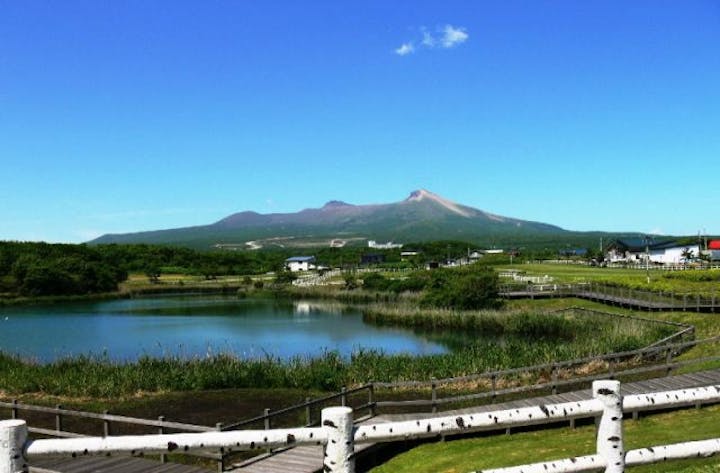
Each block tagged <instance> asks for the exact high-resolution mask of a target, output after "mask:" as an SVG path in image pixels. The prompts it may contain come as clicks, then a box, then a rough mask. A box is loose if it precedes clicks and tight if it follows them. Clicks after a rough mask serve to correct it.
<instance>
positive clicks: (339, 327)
mask: <svg viewBox="0 0 720 473" xmlns="http://www.w3.org/2000/svg"><path fill="white" fill-rule="evenodd" d="M360 349H372V350H379V351H383V352H385V353H389V354H390V353H411V354H430V353H444V352H446V351H447V348H446V347H445V346H443V345H441V344H439V343H437V342H434V341H432V340H430V339H428V338H425V337H424V336H422V335H419V334H416V333H414V332H412V331H409V330H404V329H395V328H389V327H376V326H373V325H369V324H366V323H364V322H363V320H362V315H361V314H360V312H358V311H356V310H349V309H346V308H344V307H343V306H341V305H338V304H332V303H314V302H307V301H300V302H279V301H273V300H256V299H236V298H232V297H220V296H217V297H208V296H182V297H152V298H137V299H121V300H113V301H102V302H83V303H63V304H54V305H48V306H31V307H4V308H2V307H0V350H2V351H4V352H9V353H15V354H18V355H20V356H22V357H23V358H29V359H33V360H37V361H41V362H47V361H52V360H55V359H57V358H61V357H65V356H71V355H88V354H90V355H99V356H107V357H109V358H110V359H113V360H134V359H137V358H138V357H139V356H142V355H150V356H182V357H185V358H191V357H196V356H206V355H208V354H215V353H233V354H235V355H238V356H242V357H264V356H266V355H270V356H273V357H279V358H283V359H288V358H291V357H294V356H302V357H308V356H317V355H321V354H322V353H323V352H324V351H328V350H330V351H337V352H339V353H340V354H342V355H344V356H347V355H349V354H350V353H352V352H353V351H357V350H360Z"/></svg>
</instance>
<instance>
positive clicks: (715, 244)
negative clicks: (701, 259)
mask: <svg viewBox="0 0 720 473" xmlns="http://www.w3.org/2000/svg"><path fill="white" fill-rule="evenodd" d="M708 249H709V250H720V240H710V241H709V242H708Z"/></svg>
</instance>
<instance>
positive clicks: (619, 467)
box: [0, 380, 720, 473]
mask: <svg viewBox="0 0 720 473" xmlns="http://www.w3.org/2000/svg"><path fill="white" fill-rule="evenodd" d="M593 397H594V398H593V399H590V400H587V401H573V402H565V403H559V404H545V405H538V406H532V407H525V408H520V409H508V410H499V411H493V412H474V413H469V414H463V415H452V416H446V417H428V418H424V419H416V420H411V421H399V422H384V423H376V424H362V425H359V426H354V425H353V420H354V419H353V410H352V409H351V408H350V407H330V408H325V409H323V411H322V422H321V425H320V426H319V427H302V428H295V429H270V430H245V431H229V432H203V433H183V434H165V435H135V436H105V437H84V438H63V439H38V440H30V439H28V436H27V434H28V429H27V425H26V423H25V421H23V420H6V421H0V473H16V472H19V471H23V470H24V469H25V465H26V463H27V461H28V460H32V459H34V458H38V457H43V456H47V455H53V456H57V455H72V456H74V457H75V456H86V455H110V454H118V453H120V454H122V453H125V454H138V453H141V452H142V453H159V454H165V453H169V452H175V451H186V452H191V451H203V450H206V449H209V448H210V449H222V450H224V451H233V450H235V451H243V450H255V449H258V448H273V447H276V448H277V447H288V446H300V445H318V446H320V445H321V446H323V451H324V453H323V471H325V472H328V473H330V472H335V473H351V472H354V471H355V454H354V449H355V444H357V443H377V442H393V441H406V440H408V439H415V438H426V437H436V436H442V435H450V434H464V433H470V432H479V431H493V430H498V429H502V428H511V427H519V426H527V425H544V424H550V423H557V422H563V421H570V420H573V419H577V418H587V417H598V416H599V417H600V420H599V423H598V435H597V442H596V453H595V454H592V455H587V456H582V457H574V458H568V459H560V460H555V461H552V462H545V463H541V464H537V465H523V466H518V467H510V468H505V469H502V470H491V471H493V472H495V473H500V472H501V471H502V472H505V473H511V472H521V471H526V472H527V471H547V472H557V473H565V472H583V471H597V470H599V469H604V471H605V472H606V473H620V472H622V471H624V468H625V466H626V465H628V466H629V465H638V464H647V463H654V462H658V461H665V460H667V459H671V458H693V457H697V456H702V455H712V454H716V453H720V439H709V440H705V441H700V442H688V443H683V444H675V445H662V446H651V447H647V448H644V449H638V450H631V451H629V452H627V454H626V453H625V448H624V438H623V428H622V423H623V414H624V413H625V412H632V411H634V410H641V409H645V408H648V407H652V408H653V409H667V408H676V407H682V406H688V405H696V406H697V405H700V404H707V403H716V402H720V387H719V386H709V387H703V388H695V389H682V390H677V391H666V392H656V393H649V394H641V395H631V396H625V397H624V398H623V397H622V396H621V395H620V382H619V381H612V380H602V381H595V382H594V383H593ZM486 473H487V470H486Z"/></svg>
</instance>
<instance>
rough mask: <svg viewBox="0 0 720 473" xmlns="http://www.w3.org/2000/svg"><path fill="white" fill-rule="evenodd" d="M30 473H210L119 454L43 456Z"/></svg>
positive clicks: (35, 461) (32, 464) (33, 462)
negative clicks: (73, 456)
mask: <svg viewBox="0 0 720 473" xmlns="http://www.w3.org/2000/svg"><path fill="white" fill-rule="evenodd" d="M30 473H208V470H205V469H203V468H200V467H196V466H190V465H180V464H178V463H160V462H159V461H153V460H147V459H145V458H137V457H122V456H118V457H83V458H68V457H63V458H43V459H38V460H33V461H32V462H31V464H30Z"/></svg>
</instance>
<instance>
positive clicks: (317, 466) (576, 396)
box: [229, 369, 720, 473]
mask: <svg viewBox="0 0 720 473" xmlns="http://www.w3.org/2000/svg"><path fill="white" fill-rule="evenodd" d="M708 385H720V369H718V370H711V371H703V372H698V373H691V374H685V375H677V376H670V377H667V378H656V379H650V380H645V381H636V382H632V383H623V384H622V385H621V392H622V394H624V395H626V394H628V395H629V394H642V393H649V392H654V391H671V390H676V389H685V388H695V387H700V386H708ZM591 398H592V392H591V390H590V389H584V390H581V391H573V392H567V393H561V394H554V395H550V396H542V397H535V398H530V399H521V400H516V401H510V402H503V403H497V404H490V405H484V406H475V407H469V408H464V409H456V410H451V411H442V412H438V413H435V414H431V413H428V412H420V413H411V414H384V415H380V416H377V417H374V418H372V419H369V420H366V421H365V422H367V423H373V424H375V423H380V422H396V421H402V420H415V419H423V418H428V417H443V416H451V415H461V414H467V413H471V412H473V413H474V412H489V411H496V410H503V409H515V408H519V407H527V406H535V405H538V404H555V403H561V402H574V401H582V400H586V399H591ZM371 447H373V444H359V445H356V448H355V450H356V453H360V452H362V451H363V450H364V451H367V450H369V449H370V448H371ZM322 462H323V449H322V447H295V448H291V449H287V450H285V451H282V452H279V453H276V454H274V455H271V456H263V457H256V458H254V459H251V460H248V461H245V462H242V463H239V464H236V465H233V466H231V467H230V469H229V471H233V472H238V473H291V472H292V473H317V472H321V471H322V467H323V465H322Z"/></svg>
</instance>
